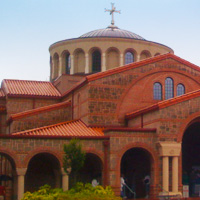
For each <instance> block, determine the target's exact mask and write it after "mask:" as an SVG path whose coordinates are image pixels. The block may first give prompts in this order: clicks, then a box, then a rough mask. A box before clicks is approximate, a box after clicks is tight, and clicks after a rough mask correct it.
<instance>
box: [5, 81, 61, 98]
mask: <svg viewBox="0 0 200 200" xmlns="http://www.w3.org/2000/svg"><path fill="white" fill-rule="evenodd" d="M2 88H3V89H4V91H5V93H6V95H7V96H25V97H27V96H30V97H51V98H52V97H56V98H58V97H60V96H61V94H60V92H59V91H58V90H57V89H56V88H55V87H54V86H53V84H52V83H51V82H47V81H27V80H7V79H4V80H3V82H2Z"/></svg>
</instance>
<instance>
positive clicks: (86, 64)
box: [85, 53, 89, 74]
mask: <svg viewBox="0 0 200 200" xmlns="http://www.w3.org/2000/svg"><path fill="white" fill-rule="evenodd" d="M88 73H89V55H88V53H86V54H85V74H88Z"/></svg>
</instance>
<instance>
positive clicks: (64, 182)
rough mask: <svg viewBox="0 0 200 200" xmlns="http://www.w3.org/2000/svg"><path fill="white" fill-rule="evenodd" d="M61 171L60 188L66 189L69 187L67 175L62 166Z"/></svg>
mask: <svg viewBox="0 0 200 200" xmlns="http://www.w3.org/2000/svg"><path fill="white" fill-rule="evenodd" d="M61 173H62V189H63V191H66V190H68V189H69V175H68V174H67V173H66V172H65V170H64V168H61Z"/></svg>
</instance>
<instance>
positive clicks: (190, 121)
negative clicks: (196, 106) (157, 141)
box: [177, 111, 200, 142]
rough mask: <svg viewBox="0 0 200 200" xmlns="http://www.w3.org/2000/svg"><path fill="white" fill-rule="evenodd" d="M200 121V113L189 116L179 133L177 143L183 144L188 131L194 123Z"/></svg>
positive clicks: (183, 122)
mask: <svg viewBox="0 0 200 200" xmlns="http://www.w3.org/2000/svg"><path fill="white" fill-rule="evenodd" d="M198 121H200V111H199V112H196V113H193V114H191V115H189V116H188V117H187V118H186V119H184V120H183V121H182V123H181V124H182V125H181V126H180V128H179V131H178V137H177V142H181V141H182V139H183V135H184V133H185V131H186V129H187V128H188V127H189V126H190V125H191V124H193V123H195V122H198Z"/></svg>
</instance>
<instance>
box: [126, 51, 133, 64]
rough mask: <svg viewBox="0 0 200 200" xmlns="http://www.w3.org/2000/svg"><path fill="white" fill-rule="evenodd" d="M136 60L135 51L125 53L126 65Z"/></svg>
mask: <svg viewBox="0 0 200 200" xmlns="http://www.w3.org/2000/svg"><path fill="white" fill-rule="evenodd" d="M133 61H134V56H133V53H131V52H129V51H128V52H126V54H125V65H126V64H129V63H132V62H133Z"/></svg>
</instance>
